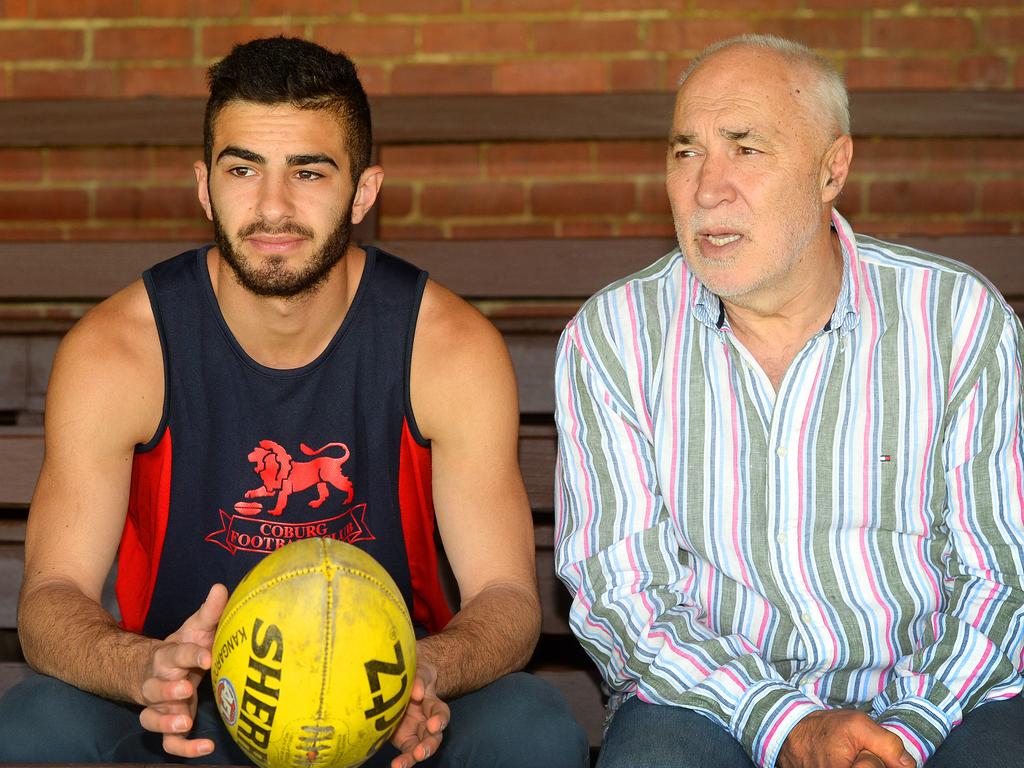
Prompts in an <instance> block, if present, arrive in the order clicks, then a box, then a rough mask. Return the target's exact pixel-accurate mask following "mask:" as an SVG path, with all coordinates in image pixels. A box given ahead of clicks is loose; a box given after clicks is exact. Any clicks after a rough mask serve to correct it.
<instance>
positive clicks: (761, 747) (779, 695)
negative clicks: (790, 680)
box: [732, 681, 825, 768]
mask: <svg viewBox="0 0 1024 768" xmlns="http://www.w3.org/2000/svg"><path fill="white" fill-rule="evenodd" d="M823 709H825V707H823V706H822V705H821V703H820V702H818V701H815V700H814V699H812V698H810V697H809V696H807V695H806V694H804V693H801V692H800V691H799V690H797V689H796V688H793V687H792V686H790V685H786V684H785V683H780V682H777V681H765V682H762V683H758V684H756V685H753V686H751V687H750V688H748V689H747V691H746V694H745V695H744V697H743V701H742V703H741V704H740V706H739V707H737V708H736V713H735V715H734V717H733V722H732V735H733V738H735V739H736V740H737V741H739V742H740V744H742V745H743V748H744V749H745V750H746V751H747V754H748V755H750V759H751V760H753V762H754V763H755V764H756V765H759V766H762V767H763V768H774V766H775V761H776V760H777V759H778V757H779V751H780V750H781V749H782V745H783V743H785V741H786V739H787V738H788V737H789V732H790V731H792V730H793V728H794V726H796V724H797V723H799V722H800V721H801V720H803V719H804V718H805V717H807V715H809V714H811V713H812V712H818V711H820V710H823Z"/></svg>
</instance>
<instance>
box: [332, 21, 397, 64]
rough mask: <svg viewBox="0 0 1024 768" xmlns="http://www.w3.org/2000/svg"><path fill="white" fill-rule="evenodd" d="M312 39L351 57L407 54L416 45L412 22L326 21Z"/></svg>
mask: <svg viewBox="0 0 1024 768" xmlns="http://www.w3.org/2000/svg"><path fill="white" fill-rule="evenodd" d="M313 40H314V41H316V42H317V43H319V44H320V45H322V46H324V47H325V48H330V49H332V50H336V51H342V52H344V53H345V54H346V55H348V56H352V57H360V56H367V57H373V56H377V57H386V56H407V55H409V54H411V53H412V52H413V51H414V50H415V49H416V29H415V27H413V26H412V25H411V24H324V25H322V26H319V25H318V26H317V27H316V28H315V29H314V30H313Z"/></svg>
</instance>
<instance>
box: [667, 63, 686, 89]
mask: <svg viewBox="0 0 1024 768" xmlns="http://www.w3.org/2000/svg"><path fill="white" fill-rule="evenodd" d="M691 61H692V59H686V58H679V57H676V56H672V57H669V59H668V61H666V62H665V86H666V87H667V88H668V89H670V90H673V91H674V90H676V89H678V88H679V78H680V77H682V74H683V72H685V71H686V70H687V68H688V67H689V66H690V62H691Z"/></svg>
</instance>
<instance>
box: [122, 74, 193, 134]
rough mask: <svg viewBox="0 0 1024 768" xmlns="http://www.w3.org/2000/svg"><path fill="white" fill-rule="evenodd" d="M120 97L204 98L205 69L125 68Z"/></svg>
mask: <svg viewBox="0 0 1024 768" xmlns="http://www.w3.org/2000/svg"><path fill="white" fill-rule="evenodd" d="M121 95H122V96H206V95H207V87H206V68H205V67H127V68H125V69H123V70H122V71H121ZM197 130H198V129H197Z"/></svg>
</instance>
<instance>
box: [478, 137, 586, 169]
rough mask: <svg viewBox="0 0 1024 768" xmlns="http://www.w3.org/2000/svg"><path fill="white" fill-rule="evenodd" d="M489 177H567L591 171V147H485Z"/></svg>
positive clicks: (569, 144)
mask: <svg viewBox="0 0 1024 768" xmlns="http://www.w3.org/2000/svg"><path fill="white" fill-rule="evenodd" d="M486 165H487V175H488V176H499V177H500V176H570V175H578V174H585V173H590V172H591V171H592V164H591V162H590V148H589V147H588V146H587V145H586V144H583V143H580V142H539V143H535V144H522V143H518V142H516V143H511V144H494V145H492V146H490V147H488V148H487V154H486Z"/></svg>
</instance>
